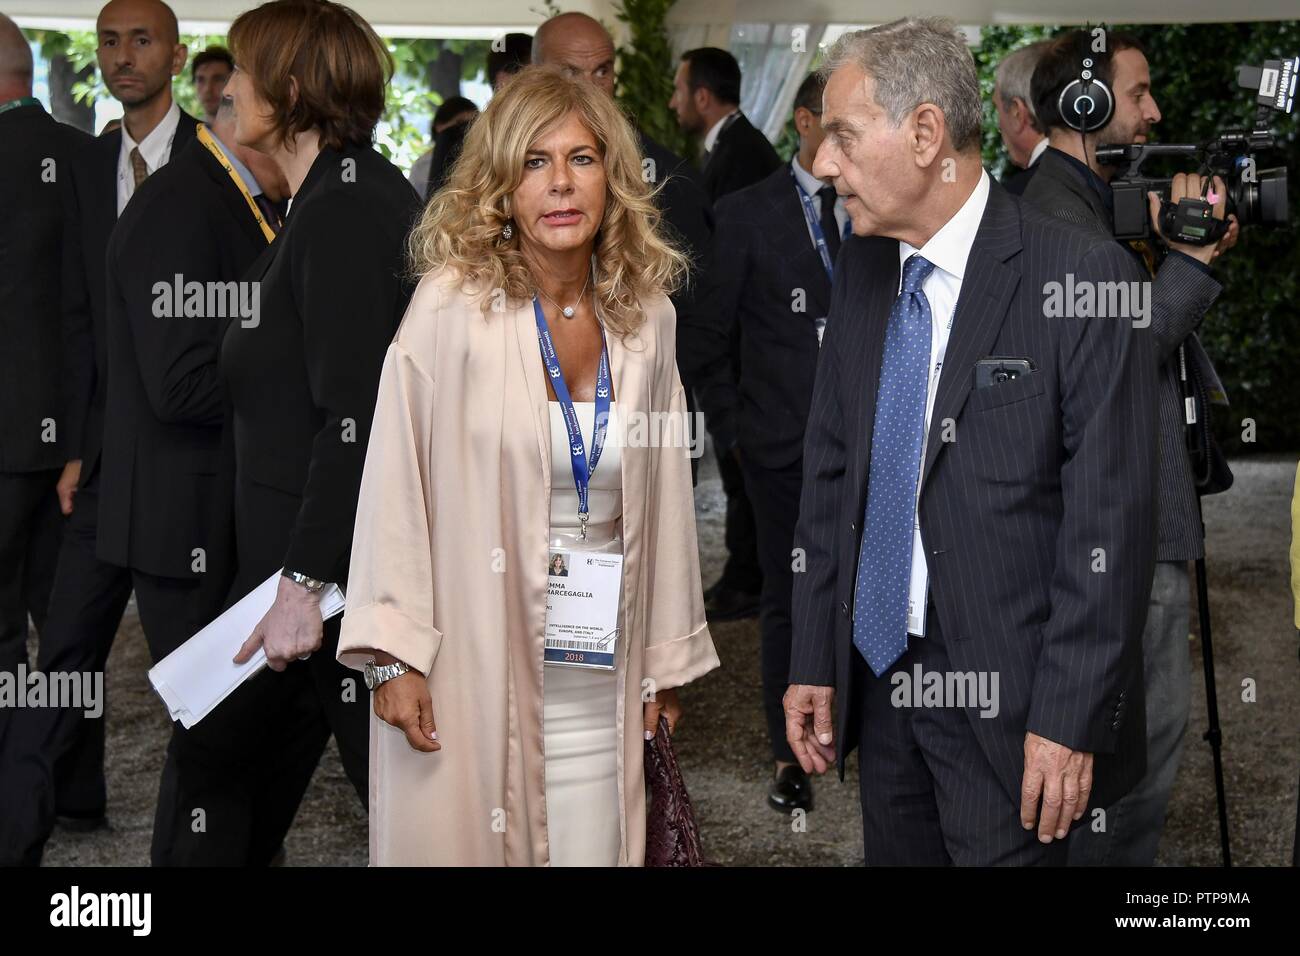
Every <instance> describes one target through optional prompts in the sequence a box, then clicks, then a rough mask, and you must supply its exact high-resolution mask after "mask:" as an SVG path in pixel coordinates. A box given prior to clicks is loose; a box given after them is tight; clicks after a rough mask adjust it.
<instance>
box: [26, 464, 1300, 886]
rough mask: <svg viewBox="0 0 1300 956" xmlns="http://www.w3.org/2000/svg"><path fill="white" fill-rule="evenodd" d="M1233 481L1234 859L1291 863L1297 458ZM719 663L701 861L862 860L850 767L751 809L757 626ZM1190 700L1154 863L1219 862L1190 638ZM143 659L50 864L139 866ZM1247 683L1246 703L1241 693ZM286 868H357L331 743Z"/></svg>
mask: <svg viewBox="0 0 1300 956" xmlns="http://www.w3.org/2000/svg"><path fill="white" fill-rule="evenodd" d="M1234 470H1235V471H1236V474H1237V483H1236V486H1235V487H1234V488H1233V489H1232V490H1231V491H1229V492H1228V493H1226V494H1224V495H1220V496H1218V497H1215V498H1210V499H1207V501H1206V524H1207V527H1208V535H1209V553H1210V562H1209V582H1210V595H1211V605H1212V608H1213V613H1214V634H1213V637H1214V651H1215V665H1216V669H1217V677H1218V680H1217V686H1218V694H1219V709H1220V715H1221V719H1222V724H1223V733H1224V753H1225V767H1226V779H1227V794H1228V806H1229V812H1230V815H1231V821H1232V839H1233V852H1234V862H1235V863H1237V864H1239V865H1259V866H1275V865H1280V864H1284V863H1287V862H1289V860H1290V852H1291V845H1292V840H1293V838H1294V832H1295V816H1296V798H1297V773H1298V772H1300V665H1298V664H1297V635H1296V631H1295V629H1294V628H1293V627H1292V623H1291V609H1290V597H1289V591H1288V570H1287V542H1288V540H1289V537H1288V536H1289V530H1290V529H1289V524H1290V519H1289V502H1290V495H1291V487H1292V481H1293V476H1294V473H1295V459H1294V457H1291V458H1290V459H1289V460H1288V459H1283V458H1274V459H1252V460H1249V461H1241V462H1237V463H1235V464H1234ZM722 506H723V502H722V495H721V488H720V485H719V483H718V479H717V473H716V469H715V468H713V467H712V464H711V461H710V460H709V458H708V456H706V458H705V462H704V468H703V469H702V471H701V482H700V486H699V489H698V491H697V511H698V514H699V519H700V522H699V523H700V544H701V554H702V559H703V572H704V579H705V582H706V583H708V582H711V581H712V580H713V579H714V578H715V577H716V575H717V573H718V570H719V568H720V566H721V559H722V557H723V554H722V524H721V522H722V513H723V507H722ZM714 638H715V641H716V643H717V647H718V653H719V655H720V657H721V658H722V662H723V666H722V667H721V668H720V669H719V670H717V671H715V672H714V673H713V674H710V675H709V676H707V677H706V678H704V679H703V680H701V681H699V682H698V683H697V684H696V685H693V686H691V687H689V688H687V689H686V690H685V691H684V692H683V694H682V698H683V703H684V705H685V708H686V712H687V717H686V721H685V722H684V723H683V725H682V727H681V729H680V731H679V735H678V739H677V747H678V751H679V754H680V756H681V760H682V763H683V765H684V772H685V774H686V780H687V784H688V786H689V788H690V791H691V795H692V798H693V800H694V802H695V805H696V809H697V812H698V814H699V816H700V819H701V823H702V828H703V835H704V839H705V841H706V851H707V852H708V853H709V855H710V856H711V857H712V858H713V859H715V860H716V861H718V862H720V863H725V864H734V865H750V866H752V865H758V866H762V865H831V866H850V865H854V864H856V863H857V862H859V861H860V860H861V857H862V838H861V833H860V830H859V821H858V816H857V780H856V766H855V765H854V764H853V763H852V762H851V764H850V775H849V776H848V777H847V778H846V780H845V782H844V783H842V784H841V783H840V782H839V781H838V780H836V779H834V778H833V777H830V778H827V779H825V780H823V781H822V782H820V783H819V785H818V788H817V808H816V810H815V811H814V812H813V813H811V814H809V815H808V816H807V819H806V826H805V827H802V828H798V827H795V826H792V824H791V821H790V820H789V819H787V818H785V817H783V816H780V815H778V814H776V813H774V812H773V811H771V810H769V809H768V808H767V806H766V805H765V803H764V802H763V795H764V787H765V781H766V777H767V774H769V773H770V764H769V762H768V760H767V758H766V756H765V754H766V742H765V728H764V723H763V720H762V716H761V714H760V710H759V704H758V689H759V668H758V645H757V641H758V634H757V625H756V622H754V621H746V622H740V623H735V624H723V625H719V626H717V627H716V628H715V629H714ZM1189 653H1191V654H1192V655H1193V661H1194V670H1193V675H1194V676H1193V682H1194V687H1193V691H1194V696H1193V704H1192V723H1191V726H1190V728H1189V731H1188V737H1187V749H1186V751H1185V756H1184V759H1183V764H1182V770H1181V773H1180V775H1179V778H1178V783H1177V787H1176V790H1175V793H1174V798H1173V805H1172V807H1171V809H1170V818H1169V823H1168V826H1167V828H1166V832H1165V839H1164V842H1163V844H1162V846H1161V851H1160V862H1162V863H1166V864H1175V865H1195V866H1211V865H1215V864H1216V863H1217V862H1218V827H1217V822H1216V816H1215V800H1214V785H1213V776H1212V766H1211V760H1210V752H1209V748H1208V745H1206V744H1205V743H1203V742H1202V741H1201V734H1202V733H1203V732H1204V730H1205V726H1206V717H1205V705H1204V700H1205V695H1204V684H1203V678H1202V670H1201V645H1200V642H1199V640H1197V639H1194V638H1192V639H1190V640H1189ZM147 660H148V658H147V654H146V651H145V646H144V641H143V638H142V637H141V635H140V630H139V623H138V621H137V620H136V618H135V616H134V614H133V613H132V612H128V618H127V620H126V621H125V622H124V623H123V627H122V633H121V634H120V636H119V640H118V642H117V645H116V647H115V648H114V651H113V655H112V658H111V659H110V662H109V674H108V698H109V714H108V721H109V724H108V773H109V778H108V784H109V800H110V807H109V813H110V817H111V821H112V830H111V831H109V832H104V833H98V834H93V835H90V836H71V835H68V834H64V833H58V834H56V836H55V838H54V840H53V841H52V842H51V844H50V846H49V849H48V852H47V854H46V862H47V863H48V864H50V865H102V864H140V865H144V864H147V863H148V847H149V828H150V825H151V821H152V813H153V805H154V798H155V795H156V788H157V783H158V774H159V770H160V767H161V758H162V749H163V746H164V744H165V741H166V733H167V722H166V715H165V712H164V710H163V709H162V707H161V704H160V702H159V701H158V700H157V698H156V697H155V696H154V694H153V692H152V691H151V690H150V688H149V686H148V681H147V680H146V678H145V669H146V667H147ZM1248 682H1249V684H1253V686H1254V695H1253V699H1251V700H1249V701H1248V700H1247V699H1245V698H1247V697H1250V696H1251V695H1249V694H1247V693H1246V692H1245V691H1244V690H1243V687H1244V686H1248ZM287 848H288V851H289V863H290V865H309V864H323V865H352V866H357V865H364V864H365V862H366V820H365V815H364V814H363V812H362V810H361V808H360V805H359V804H358V802H357V800H356V797H355V795H354V794H353V792H352V789H351V787H350V786H349V785H348V783H347V781H346V779H345V778H344V776H343V773H342V769H341V767H340V764H339V761H338V755H337V753H336V752H335V751H334V750H333V747H332V745H331V749H330V751H329V752H328V753H327V754H326V756H325V758H324V759H323V761H322V763H321V766H320V769H319V770H318V771H317V774H316V777H315V779H314V780H313V781H312V785H311V788H310V790H309V792H308V794H307V797H306V799H305V801H304V803H303V806H302V808H301V810H300V812H299V815H298V820H297V822H296V824H295V827H294V830H293V832H292V834H291V836H290V838H289V841H288V844H287Z"/></svg>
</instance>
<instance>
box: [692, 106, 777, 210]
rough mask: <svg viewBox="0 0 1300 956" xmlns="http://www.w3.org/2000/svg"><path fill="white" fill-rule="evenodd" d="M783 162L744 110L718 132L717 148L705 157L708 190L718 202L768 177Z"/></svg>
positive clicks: (714, 146) (706, 186)
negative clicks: (728, 194)
mask: <svg viewBox="0 0 1300 956" xmlns="http://www.w3.org/2000/svg"><path fill="white" fill-rule="evenodd" d="M780 165H781V157H780V156H778V155H777V152H776V150H775V149H774V148H773V147H772V144H771V143H769V142H768V141H767V137H766V136H764V135H763V134H762V133H761V132H760V131H759V130H758V129H756V128H755V127H754V124H753V123H751V122H750V121H749V120H748V119H747V118H746V117H745V114H744V113H739V114H737V115H736V118H735V119H734V120H732V121H731V123H730V124H729V125H728V126H727V128H726V129H724V130H722V132H721V133H719V134H718V138H717V140H716V141H715V142H714V144H713V149H712V150H711V151H710V152H709V155H708V156H707V157H706V158H705V161H704V169H703V176H704V191H705V192H707V193H708V194H709V199H711V200H712V201H713V202H717V201H718V200H719V199H720V198H722V197H723V196H725V195H727V193H734V192H735V191H736V190H738V189H744V188H745V187H746V186H752V185H754V183H756V182H758V181H759V180H760V179H765V178H767V177H768V176H770V175H771V174H772V171H773V170H775V169H776V168H777V167H778V166H780Z"/></svg>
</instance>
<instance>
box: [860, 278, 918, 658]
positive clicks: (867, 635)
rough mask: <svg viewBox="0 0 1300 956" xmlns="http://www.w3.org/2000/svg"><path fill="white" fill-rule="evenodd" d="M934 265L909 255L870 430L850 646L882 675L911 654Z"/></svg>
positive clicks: (893, 312)
mask: <svg viewBox="0 0 1300 956" xmlns="http://www.w3.org/2000/svg"><path fill="white" fill-rule="evenodd" d="M933 269H934V264H933V263H931V262H927V261H926V260H925V259H922V258H921V256H920V255H912V256H910V257H909V258H908V260H907V262H905V263H904V264H903V288H902V291H900V292H899V294H898V298H897V299H895V300H894V307H893V308H892V309H890V311H889V324H888V325H887V326H886V328H885V353H884V358H883V361H882V362H881V367H880V385H879V387H878V388H877V390H876V418H875V422H874V424H873V425H872V429H871V468H870V471H869V474H868V477H867V513H866V519H865V520H864V521H863V523H862V547H861V550H860V551H859V554H858V578H857V583H856V585H855V587H854V592H853V645H854V647H856V648H857V649H858V650H859V651H860V652H861V654H862V656H863V657H864V658H866V661H867V664H868V665H870V667H871V671H872V673H874V674H875V675H876V676H877V677H879V676H880V675H881V674H883V673H884V672H885V671H886V670H888V669H889V667H890V665H891V664H893V663H894V662H895V661H896V660H898V659H899V658H900V657H902V656H903V652H904V651H906V650H907V592H908V582H909V580H910V578H911V570H912V522H913V518H914V517H915V514H916V486H917V483H918V479H919V477H920V473H921V446H922V443H923V441H924V439H925V399H926V392H927V390H928V388H929V384H930V382H929V368H930V303H929V301H927V299H926V298H925V293H924V292H922V291H921V283H922V282H924V281H925V277H926V276H928V275H929V274H930V272H931V270H933Z"/></svg>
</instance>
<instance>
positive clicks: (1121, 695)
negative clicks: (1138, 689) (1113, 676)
mask: <svg viewBox="0 0 1300 956" xmlns="http://www.w3.org/2000/svg"><path fill="white" fill-rule="evenodd" d="M1126 696H1128V692H1127V691H1120V692H1119V699H1120V700H1123V699H1124V698H1125V697H1126Z"/></svg>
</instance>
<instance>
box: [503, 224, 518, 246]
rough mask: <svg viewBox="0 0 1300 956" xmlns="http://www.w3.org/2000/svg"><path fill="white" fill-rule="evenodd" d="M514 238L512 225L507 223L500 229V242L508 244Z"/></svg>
mask: <svg viewBox="0 0 1300 956" xmlns="http://www.w3.org/2000/svg"><path fill="white" fill-rule="evenodd" d="M514 237H515V227H514V224H513V223H509V222H507V223H506V224H505V225H504V226H502V227H501V240H502V241H503V242H509V241H510V240H511V239H513V238H514Z"/></svg>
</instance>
